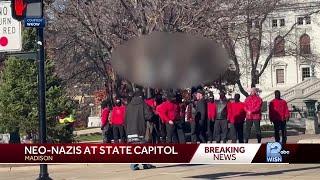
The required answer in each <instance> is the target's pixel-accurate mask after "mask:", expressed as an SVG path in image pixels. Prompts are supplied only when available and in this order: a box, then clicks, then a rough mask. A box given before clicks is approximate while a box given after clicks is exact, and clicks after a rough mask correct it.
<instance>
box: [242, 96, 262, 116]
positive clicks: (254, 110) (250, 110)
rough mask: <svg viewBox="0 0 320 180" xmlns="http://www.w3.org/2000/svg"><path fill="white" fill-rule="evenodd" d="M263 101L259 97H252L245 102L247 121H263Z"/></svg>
mask: <svg viewBox="0 0 320 180" xmlns="http://www.w3.org/2000/svg"><path fill="white" fill-rule="evenodd" d="M261 108H262V99H261V98H260V97H259V96H258V95H250V96H248V97H247V98H246V100H245V102H244V110H245V111H246V119H247V120H251V121H260V120H261Z"/></svg>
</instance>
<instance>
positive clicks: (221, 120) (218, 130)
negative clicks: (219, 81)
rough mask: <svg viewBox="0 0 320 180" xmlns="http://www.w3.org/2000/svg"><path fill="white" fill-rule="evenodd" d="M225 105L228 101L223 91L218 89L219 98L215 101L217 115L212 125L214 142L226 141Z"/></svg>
mask: <svg viewBox="0 0 320 180" xmlns="http://www.w3.org/2000/svg"><path fill="white" fill-rule="evenodd" d="M227 105H228V101H227V98H226V95H225V92H223V91H220V99H219V100H217V101H216V106H217V117H216V121H215V125H214V134H215V138H216V142H217V143H220V142H221V140H222V141H223V143H227V135H228V120H227V113H228V111H227Z"/></svg>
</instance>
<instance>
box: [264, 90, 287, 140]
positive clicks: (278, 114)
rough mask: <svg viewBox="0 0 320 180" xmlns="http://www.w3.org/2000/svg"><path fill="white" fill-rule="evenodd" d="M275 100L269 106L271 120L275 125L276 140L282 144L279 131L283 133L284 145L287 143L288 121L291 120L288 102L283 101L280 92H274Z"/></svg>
mask: <svg viewBox="0 0 320 180" xmlns="http://www.w3.org/2000/svg"><path fill="white" fill-rule="evenodd" d="M274 96H275V98H274V99H273V100H272V101H271V102H270V104H269V118H270V121H271V122H272V123H273V125H274V138H275V141H276V142H280V135H279V131H280V130H281V132H282V144H285V143H286V142H287V121H288V120H289V116H290V114H289V109H288V105H287V102H286V101H285V100H283V99H281V94H280V91H279V90H276V91H275V92H274Z"/></svg>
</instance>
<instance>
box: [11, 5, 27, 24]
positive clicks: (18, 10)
mask: <svg viewBox="0 0 320 180" xmlns="http://www.w3.org/2000/svg"><path fill="white" fill-rule="evenodd" d="M25 1H26V0H11V10H12V17H13V19H16V20H18V21H22V20H23V19H24V18H25V15H26V9H27V3H26V2H25Z"/></svg>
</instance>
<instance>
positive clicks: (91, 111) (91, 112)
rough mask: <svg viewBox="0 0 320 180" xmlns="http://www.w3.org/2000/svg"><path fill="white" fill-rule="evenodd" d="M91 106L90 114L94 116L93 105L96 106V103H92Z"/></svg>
mask: <svg viewBox="0 0 320 180" xmlns="http://www.w3.org/2000/svg"><path fill="white" fill-rule="evenodd" d="M89 106H90V116H93V106H94V104H93V103H90V104H89Z"/></svg>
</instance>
